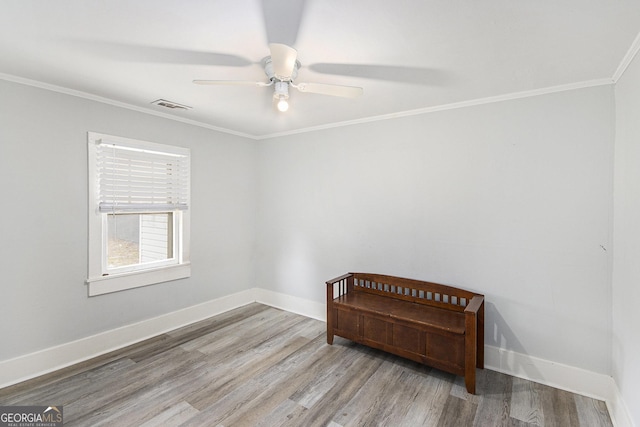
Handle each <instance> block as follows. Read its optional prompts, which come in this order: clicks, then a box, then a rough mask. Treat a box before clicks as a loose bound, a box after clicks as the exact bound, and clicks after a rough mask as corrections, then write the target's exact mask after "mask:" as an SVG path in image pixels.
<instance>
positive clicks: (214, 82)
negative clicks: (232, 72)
mask: <svg viewBox="0 0 640 427" xmlns="http://www.w3.org/2000/svg"><path fill="white" fill-rule="evenodd" d="M193 83H195V84H197V85H230V86H259V87H264V86H271V84H272V83H271V82H269V83H265V82H254V81H251V80H194V81H193Z"/></svg>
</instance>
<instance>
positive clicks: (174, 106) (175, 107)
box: [152, 99, 193, 110]
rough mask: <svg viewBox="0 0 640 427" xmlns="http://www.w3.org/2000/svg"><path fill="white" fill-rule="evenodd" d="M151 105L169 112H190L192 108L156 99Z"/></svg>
mask: <svg viewBox="0 0 640 427" xmlns="http://www.w3.org/2000/svg"><path fill="white" fill-rule="evenodd" d="M152 104H153V105H158V106H160V107H165V108H169V109H171V110H191V109H192V108H193V107H189V106H188V105H183V104H178V103H177V102H173V101H167V100H166V99H156V100H155V101H153V102H152Z"/></svg>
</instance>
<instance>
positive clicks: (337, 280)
mask: <svg viewBox="0 0 640 427" xmlns="http://www.w3.org/2000/svg"><path fill="white" fill-rule="evenodd" d="M352 275H353V274H351V273H347V274H343V275H342V276H339V277H336V278H335V279H331V280H327V286H333V284H334V283H338V282H340V281H342V280H344V279H347V278H349V277H350V276H352Z"/></svg>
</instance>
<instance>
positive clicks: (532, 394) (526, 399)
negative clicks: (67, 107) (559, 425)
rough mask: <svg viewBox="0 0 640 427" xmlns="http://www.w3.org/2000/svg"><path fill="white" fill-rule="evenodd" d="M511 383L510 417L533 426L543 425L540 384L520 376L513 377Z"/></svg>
mask: <svg viewBox="0 0 640 427" xmlns="http://www.w3.org/2000/svg"><path fill="white" fill-rule="evenodd" d="M511 383H512V390H511V410H510V412H509V415H510V416H511V418H514V419H516V420H520V421H524V422H526V423H528V424H529V425H533V426H543V425H545V420H544V412H543V410H542V396H541V388H540V386H539V385H538V384H536V383H533V382H531V381H527V380H523V379H521V378H513V379H512V380H511Z"/></svg>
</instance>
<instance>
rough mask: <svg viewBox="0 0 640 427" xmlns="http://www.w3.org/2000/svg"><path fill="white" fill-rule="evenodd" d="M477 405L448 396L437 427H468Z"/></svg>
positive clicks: (471, 422)
mask: <svg viewBox="0 0 640 427" xmlns="http://www.w3.org/2000/svg"><path fill="white" fill-rule="evenodd" d="M477 407H478V405H477V404H475V403H473V402H471V401H469V400H464V399H460V398H459V397H455V396H452V395H449V398H448V399H447V402H446V403H445V405H444V409H443V411H442V415H441V416H440V419H439V420H438V427H459V426H470V425H472V424H473V419H474V418H475V415H476V409H477Z"/></svg>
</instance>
